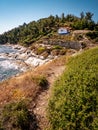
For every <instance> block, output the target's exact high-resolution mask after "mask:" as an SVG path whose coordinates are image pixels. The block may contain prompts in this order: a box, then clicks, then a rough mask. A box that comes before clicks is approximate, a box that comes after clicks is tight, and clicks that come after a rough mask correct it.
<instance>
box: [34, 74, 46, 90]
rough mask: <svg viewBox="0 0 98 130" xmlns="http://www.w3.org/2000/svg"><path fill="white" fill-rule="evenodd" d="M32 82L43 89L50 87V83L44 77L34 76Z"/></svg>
mask: <svg viewBox="0 0 98 130" xmlns="http://www.w3.org/2000/svg"><path fill="white" fill-rule="evenodd" d="M32 80H33V82H35V83H36V84H37V85H38V86H40V87H41V88H42V89H46V88H47V86H48V81H47V79H46V78H45V77H44V76H34V77H32Z"/></svg>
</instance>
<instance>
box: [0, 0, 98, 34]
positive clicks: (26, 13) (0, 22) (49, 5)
mask: <svg viewBox="0 0 98 130" xmlns="http://www.w3.org/2000/svg"><path fill="white" fill-rule="evenodd" d="M82 11H83V12H88V11H90V12H92V13H94V16H93V19H94V21H98V0H0V34H1V33H3V32H5V31H8V30H10V29H12V28H14V27H18V26H19V25H22V24H23V23H24V22H25V23H29V22H31V21H33V20H38V19H40V18H43V17H48V16H49V15H51V14H52V15H56V14H58V15H59V16H60V15H61V14H62V13H64V14H65V16H66V15H67V14H74V15H76V16H79V15H80V13H81V12H82Z"/></svg>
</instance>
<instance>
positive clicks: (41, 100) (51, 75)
mask: <svg viewBox="0 0 98 130" xmlns="http://www.w3.org/2000/svg"><path fill="white" fill-rule="evenodd" d="M64 69H65V65H64V62H60V61H59V60H58V61H56V63H52V64H49V65H48V66H46V67H44V70H43V69H42V70H40V69H39V71H40V72H39V73H41V72H42V73H44V74H45V75H46V76H47V79H48V82H49V87H48V89H47V90H44V91H42V92H41V93H40V94H39V95H38V96H37V98H36V101H35V102H36V106H35V108H34V113H35V114H36V116H37V119H38V122H39V127H40V130H45V129H46V128H47V127H48V126H49V122H48V119H47V114H46V113H47V106H48V101H49V98H50V95H51V89H52V85H53V83H54V81H55V80H56V79H57V77H58V76H60V75H61V74H62V73H63V71H64Z"/></svg>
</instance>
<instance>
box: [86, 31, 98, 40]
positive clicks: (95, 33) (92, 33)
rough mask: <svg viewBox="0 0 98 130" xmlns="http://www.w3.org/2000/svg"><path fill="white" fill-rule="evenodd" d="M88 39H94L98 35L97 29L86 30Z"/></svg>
mask: <svg viewBox="0 0 98 130" xmlns="http://www.w3.org/2000/svg"><path fill="white" fill-rule="evenodd" d="M86 36H88V37H89V38H90V39H96V38H97V37H98V31H93V32H88V33H87V34H86Z"/></svg>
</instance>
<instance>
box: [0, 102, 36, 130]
mask: <svg viewBox="0 0 98 130" xmlns="http://www.w3.org/2000/svg"><path fill="white" fill-rule="evenodd" d="M0 119H1V121H0V122H1V128H2V129H4V130H12V129H13V130H32V129H34V130H36V129H37V124H36V123H37V122H36V117H35V115H34V113H32V114H31V113H30V112H29V111H28V109H27V106H26V104H25V103H24V102H23V101H20V102H14V103H10V104H7V105H6V106H5V107H4V108H3V110H2V114H1V117H0ZM1 128H0V129H1Z"/></svg>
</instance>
